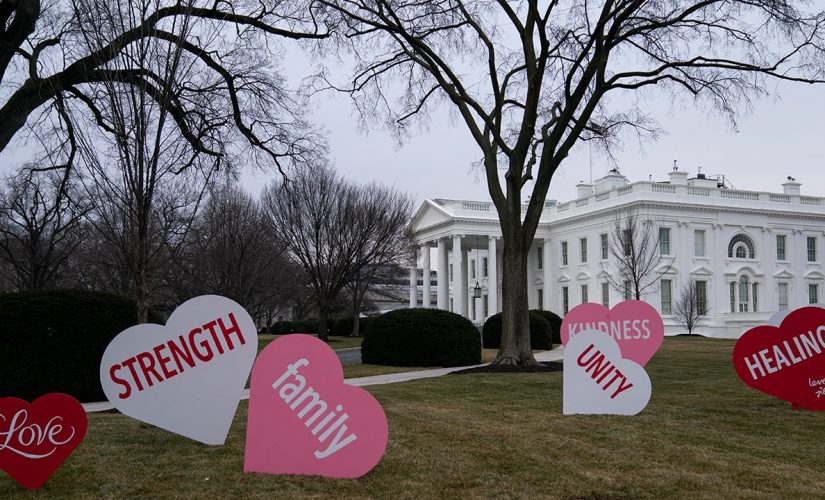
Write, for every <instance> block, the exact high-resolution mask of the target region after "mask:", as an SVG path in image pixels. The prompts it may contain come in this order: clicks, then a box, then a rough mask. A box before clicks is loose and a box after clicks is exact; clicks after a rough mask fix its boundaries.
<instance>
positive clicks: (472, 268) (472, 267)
mask: <svg viewBox="0 0 825 500" xmlns="http://www.w3.org/2000/svg"><path fill="white" fill-rule="evenodd" d="M470 279H471V280H474V279H476V260H475V259H470ZM473 317H475V314H473Z"/></svg>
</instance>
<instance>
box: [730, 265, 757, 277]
mask: <svg viewBox="0 0 825 500" xmlns="http://www.w3.org/2000/svg"><path fill="white" fill-rule="evenodd" d="M742 274H747V275H750V276H753V277H760V276H762V273H761V272H760V271H759V270H758V269H754V268H753V267H751V266H739V267H729V268H728V269H727V270H725V275H726V276H741V275H742Z"/></svg>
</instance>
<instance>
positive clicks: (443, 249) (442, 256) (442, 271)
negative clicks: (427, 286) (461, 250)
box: [436, 238, 450, 309]
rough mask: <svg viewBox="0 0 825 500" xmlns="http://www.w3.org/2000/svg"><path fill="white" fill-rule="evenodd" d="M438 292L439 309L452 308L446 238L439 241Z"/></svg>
mask: <svg viewBox="0 0 825 500" xmlns="http://www.w3.org/2000/svg"><path fill="white" fill-rule="evenodd" d="M436 265H437V266H438V269H437V273H438V277H437V278H438V290H437V291H436V293H437V296H436V302H437V303H438V308H439V309H448V308H449V306H450V277H449V276H448V275H447V267H448V264H447V242H446V240H444V238H440V239H439V240H438V262H437V263H436Z"/></svg>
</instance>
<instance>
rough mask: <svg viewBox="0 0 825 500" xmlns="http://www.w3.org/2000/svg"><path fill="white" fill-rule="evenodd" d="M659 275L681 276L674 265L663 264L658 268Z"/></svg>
mask: <svg viewBox="0 0 825 500" xmlns="http://www.w3.org/2000/svg"><path fill="white" fill-rule="evenodd" d="M656 272H657V273H659V274H679V269H678V268H677V267H676V266H674V265H672V264H662V265H660V266H659V267H657V268H656Z"/></svg>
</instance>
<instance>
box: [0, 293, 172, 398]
mask: <svg viewBox="0 0 825 500" xmlns="http://www.w3.org/2000/svg"><path fill="white" fill-rule="evenodd" d="M136 317H137V307H136V305H135V301H134V300H131V299H128V298H126V297H120V296H117V295H112V294H109V293H102V292H89V291H81V290H49V291H31V292H20V293H8V294H2V295H0V325H3V327H2V329H1V330H0V353H2V354H3V359H2V362H0V397H5V396H15V397H18V398H22V399H25V400H27V401H32V400H34V399H35V398H37V397H39V396H42V395H43V394H46V393H49V392H65V393H67V394H70V395H72V396H74V397H75V398H76V399H78V400H80V401H84V402H85V401H105V400H106V396H105V395H104V394H103V389H102V388H101V387H100V360H101V358H102V357H103V351H105V350H106V347H107V346H108V345H109V342H111V340H112V339H113V338H114V337H115V336H117V334H119V333H120V332H121V331H123V330H125V329H126V328H128V327H130V326H133V325H134V324H135V323H136V321H135V318H136ZM149 321H150V322H152V323H159V324H164V321H163V319H161V318H160V317H159V316H158V315H157V314H156V313H154V312H152V311H150V313H149Z"/></svg>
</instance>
